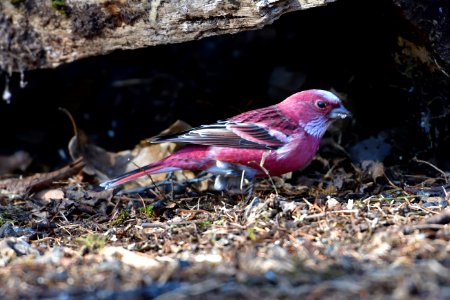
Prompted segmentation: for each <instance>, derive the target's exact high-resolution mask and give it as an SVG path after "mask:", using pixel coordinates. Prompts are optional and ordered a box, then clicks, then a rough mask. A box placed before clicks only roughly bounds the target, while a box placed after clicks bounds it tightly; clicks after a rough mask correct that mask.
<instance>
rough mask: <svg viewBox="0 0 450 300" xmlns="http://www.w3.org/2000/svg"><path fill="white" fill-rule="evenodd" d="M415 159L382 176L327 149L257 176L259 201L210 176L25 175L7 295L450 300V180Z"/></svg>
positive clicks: (12, 203)
mask: <svg viewBox="0 0 450 300" xmlns="http://www.w3.org/2000/svg"><path fill="white" fill-rule="evenodd" d="M329 160H331V161H332V162H333V163H332V164H328V162H329ZM411 164H413V165H415V166H416V168H415V169H414V171H412V170H407V169H402V167H401V166H395V167H389V168H386V170H384V169H383V170H382V171H380V170H378V172H381V173H378V175H376V174H375V173H374V170H375V169H374V168H372V174H369V173H367V172H365V171H363V170H362V169H360V168H358V167H356V166H355V165H354V164H353V163H351V162H350V161H349V160H348V159H345V158H344V157H339V155H337V156H336V157H334V158H324V157H321V156H320V155H319V156H317V157H316V159H315V160H314V161H313V163H312V164H311V165H310V166H309V167H308V168H307V169H306V170H304V171H303V172H301V173H298V174H297V173H296V174H294V175H296V176H293V177H292V178H273V182H271V181H270V180H268V179H265V180H260V181H257V183H256V186H255V194H254V197H252V198H248V197H246V195H243V194H239V193H238V194H235V195H229V194H225V193H218V192H212V191H211V190H209V189H207V188H205V187H206V186H207V185H206V184H205V183H206V182H208V181H211V179H210V178H206V179H204V180H203V182H200V183H199V182H192V181H193V180H191V179H188V180H185V182H184V184H183V185H178V184H177V182H179V181H177V182H173V181H171V179H166V181H165V182H166V185H160V186H159V187H157V188H155V187H153V188H152V189H150V191H151V192H149V191H141V192H140V193H139V194H138V193H126V192H124V191H122V192H119V193H118V191H117V190H116V191H114V192H113V191H111V190H107V191H100V190H95V189H94V186H93V185H92V184H89V180H92V177H89V176H88V175H86V174H84V173H83V172H80V168H79V167H80V166H79V165H77V164H76V163H75V164H72V165H71V166H69V167H68V168H69V169H72V171H74V170H75V171H77V172H75V173H76V174H75V175H71V176H69V177H68V178H66V179H61V180H59V181H57V182H56V183H55V181H53V183H52V184H51V185H50V186H48V185H47V187H45V188H43V187H44V185H40V184H37V185H35V184H36V182H41V181H40V179H42V178H45V179H48V178H46V176H49V175H51V176H55V174H54V173H47V174H40V175H39V174H38V175H39V176H40V179H36V178H37V177H36V175H35V177H33V180H32V181H27V180H28V178H24V179H22V180H21V181H20V182H21V183H22V184H23V183H24V182H29V186H27V187H26V188H27V189H28V191H27V192H21V191H20V189H21V188H22V189H23V188H24V186H21V185H18V184H16V185H14V180H13V181H12V182H11V181H10V182H7V183H8V184H9V186H8V187H7V188H6V189H5V188H4V189H3V192H2V195H1V198H0V212H1V214H0V225H1V228H0V238H1V239H0V265H1V268H0V282H2V285H1V286H0V296H1V297H2V298H8V299H32V298H46V299H52V298H61V297H63V298H66V299H75V298H86V297H87V298H108V299H124V298H127V299H141V298H156V299H185V298H195V299H199V298H202V299H204V298H206V299H212V298H214V299H234V298H244V299H255V298H261V299H274V298H277V299H280V298H294V297H295V298H297V297H302V298H303V297H304V298H306V299H319V298H320V299H322V298H333V299H349V298H375V299H376V298H379V299H381V298H386V297H390V298H396V299H406V298H408V299H412V298H420V299H423V298H427V299H445V298H448V297H449V296H450V288H449V287H450V280H449V278H450V276H449V275H450V274H449V272H450V271H449V267H450V259H449V257H450V256H449V253H450V246H449V245H450V244H449V243H448V240H449V237H450V228H449V225H448V223H449V222H450V212H449V211H448V208H447V206H448V201H449V199H450V193H449V191H448V190H449V187H450V186H449V184H448V180H449V176H448V173H445V172H442V171H441V170H439V169H437V168H436V167H435V166H433V165H431V164H429V163H425V162H421V161H416V162H411V163H410V164H408V165H409V166H411ZM77 168H78V169H77ZM377 168H383V166H382V165H378V167H377ZM60 171H61V170H60ZM62 171H64V172H66V171H67V168H66V169H64V170H62ZM324 171H326V172H325V173H324ZM67 174H70V172H69V173H67ZM83 174H84V175H83ZM374 174H375V175H374ZM388 174H389V175H388ZM57 175H60V176H61V173H59V174H57ZM374 176H375V177H374ZM2 183H3V184H5V181H3V182H2ZM33 189H34V191H33ZM172 189H173V192H172ZM30 190H31V192H29V191H30ZM113 194H115V195H113Z"/></svg>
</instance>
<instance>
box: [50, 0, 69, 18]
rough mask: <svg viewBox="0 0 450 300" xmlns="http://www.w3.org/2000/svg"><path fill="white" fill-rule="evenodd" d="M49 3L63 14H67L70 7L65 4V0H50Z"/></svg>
mask: <svg viewBox="0 0 450 300" xmlns="http://www.w3.org/2000/svg"><path fill="white" fill-rule="evenodd" d="M51 4H52V7H53V8H54V9H56V10H57V11H58V12H59V13H60V14H62V15H64V16H68V15H69V12H70V9H69V7H68V6H67V4H66V0H51Z"/></svg>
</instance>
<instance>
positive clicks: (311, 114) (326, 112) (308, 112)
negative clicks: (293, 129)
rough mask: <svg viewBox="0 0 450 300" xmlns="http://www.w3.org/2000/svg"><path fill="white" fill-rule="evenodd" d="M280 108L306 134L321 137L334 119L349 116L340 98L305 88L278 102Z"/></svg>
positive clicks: (322, 91)
mask: <svg viewBox="0 0 450 300" xmlns="http://www.w3.org/2000/svg"><path fill="white" fill-rule="evenodd" d="M278 107H279V108H280V110H282V111H283V112H284V113H285V114H286V115H288V116H289V117H290V118H291V119H292V120H294V121H295V122H296V123H298V124H299V126H301V127H302V128H303V129H304V130H305V131H306V132H307V133H308V134H310V135H313V136H315V137H318V138H320V137H322V136H323V134H324V133H325V131H326V130H327V128H328V126H329V125H330V124H331V123H332V122H333V121H334V120H336V119H344V118H346V117H350V116H351V113H350V112H349V111H348V110H347V109H346V108H345V107H344V106H343V105H342V103H341V100H340V99H339V98H338V97H337V96H336V95H334V94H333V93H331V92H328V91H324V90H306V91H302V92H299V93H296V94H293V95H292V96H290V97H288V98H286V100H284V101H283V102H281V103H279V104H278Z"/></svg>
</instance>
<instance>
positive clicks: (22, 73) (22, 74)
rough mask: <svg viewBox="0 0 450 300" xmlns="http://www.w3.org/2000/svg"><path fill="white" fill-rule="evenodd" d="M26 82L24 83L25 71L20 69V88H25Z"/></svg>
mask: <svg viewBox="0 0 450 300" xmlns="http://www.w3.org/2000/svg"><path fill="white" fill-rule="evenodd" d="M27 84H28V82H26V81H25V71H24V70H23V68H20V88H22V89H23V88H24V87H26V86H27Z"/></svg>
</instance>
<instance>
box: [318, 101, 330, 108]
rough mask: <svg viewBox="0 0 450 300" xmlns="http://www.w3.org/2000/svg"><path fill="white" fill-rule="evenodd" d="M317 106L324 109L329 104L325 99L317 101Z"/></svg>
mask: <svg viewBox="0 0 450 300" xmlns="http://www.w3.org/2000/svg"><path fill="white" fill-rule="evenodd" d="M316 106H317V107H318V108H320V109H324V108H325V107H327V104H326V103H325V102H324V101H317V102H316Z"/></svg>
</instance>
